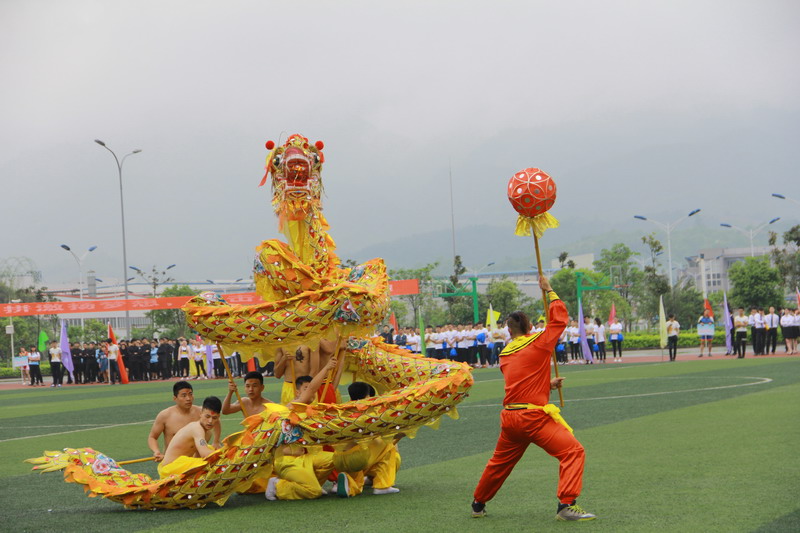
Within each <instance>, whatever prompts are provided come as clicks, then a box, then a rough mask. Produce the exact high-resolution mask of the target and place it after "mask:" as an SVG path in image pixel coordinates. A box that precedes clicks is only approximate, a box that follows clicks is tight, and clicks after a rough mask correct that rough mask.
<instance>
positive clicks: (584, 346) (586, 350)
mask: <svg viewBox="0 0 800 533" xmlns="http://www.w3.org/2000/svg"><path fill="white" fill-rule="evenodd" d="M578 335H580V337H581V350H583V358H584V359H586V360H587V361H590V362H592V361H594V357H592V349H591V348H590V347H589V341H587V340H586V326H584V324H583V304H582V303H581V302H580V300H579V301H578Z"/></svg>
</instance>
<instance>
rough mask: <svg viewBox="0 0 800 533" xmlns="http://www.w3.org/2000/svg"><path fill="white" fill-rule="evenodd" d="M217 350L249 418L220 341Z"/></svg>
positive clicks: (243, 409)
mask: <svg viewBox="0 0 800 533" xmlns="http://www.w3.org/2000/svg"><path fill="white" fill-rule="evenodd" d="M217 351H219V358H220V359H222V365H223V366H224V367H225V373H226V374H228V381H230V382H231V383H233V385H234V388H233V391H234V392H235V393H236V399H237V400H238V401H239V407H241V408H242V414H243V415H244V417H245V418H247V416H248V415H247V410H246V409H245V408H244V404H243V403H242V396H241V395H240V394H239V387H236V383H235V382H234V381H233V374H231V367H229V366H228V360H227V359H225V352H223V351H222V346H220V345H219V343H217Z"/></svg>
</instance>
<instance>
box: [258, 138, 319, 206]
mask: <svg viewBox="0 0 800 533" xmlns="http://www.w3.org/2000/svg"><path fill="white" fill-rule="evenodd" d="M266 147H267V150H270V153H269V155H268V156H267V163H266V174H264V178H263V179H262V180H261V184H260V185H264V184H265V183H266V181H267V177H268V176H269V175H270V174H271V175H272V205H273V207H274V208H275V212H276V213H278V214H279V216H280V217H281V218H282V219H284V218H285V219H289V220H298V219H302V218H304V217H305V216H306V215H308V214H309V212H311V211H314V210H317V209H319V208H320V200H321V197H322V178H321V176H320V171H321V170H322V163H323V162H324V161H325V155H324V154H323V153H322V149H323V148H324V144H323V143H322V141H317V142H316V143H314V144H313V145H312V144H309V142H308V139H306V138H305V137H303V136H302V135H298V134H294V135H292V136H290V137H289V138H288V139H287V140H286V142H285V143H284V144H283V145H281V146H278V147H276V146H275V143H274V142H272V141H268V142H267V144H266Z"/></svg>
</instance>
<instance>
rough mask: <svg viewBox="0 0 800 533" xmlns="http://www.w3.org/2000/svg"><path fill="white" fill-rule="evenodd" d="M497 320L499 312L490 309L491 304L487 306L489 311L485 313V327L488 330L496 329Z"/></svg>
mask: <svg viewBox="0 0 800 533" xmlns="http://www.w3.org/2000/svg"><path fill="white" fill-rule="evenodd" d="M498 318H500V312H499V311H495V310H494V309H492V304H489V310H488V311H486V327H488V328H489V330H493V329H497V319H498Z"/></svg>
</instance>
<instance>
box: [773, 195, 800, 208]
mask: <svg viewBox="0 0 800 533" xmlns="http://www.w3.org/2000/svg"><path fill="white" fill-rule="evenodd" d="M772 196H773V197H775V198H777V199H779V200H789V201H790V202H794V203H796V204H798V205H800V202H798V201H797V200H795V199H794V198H789V197H788V196H784V195H782V194H778V193H776V192H774V193H772Z"/></svg>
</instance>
